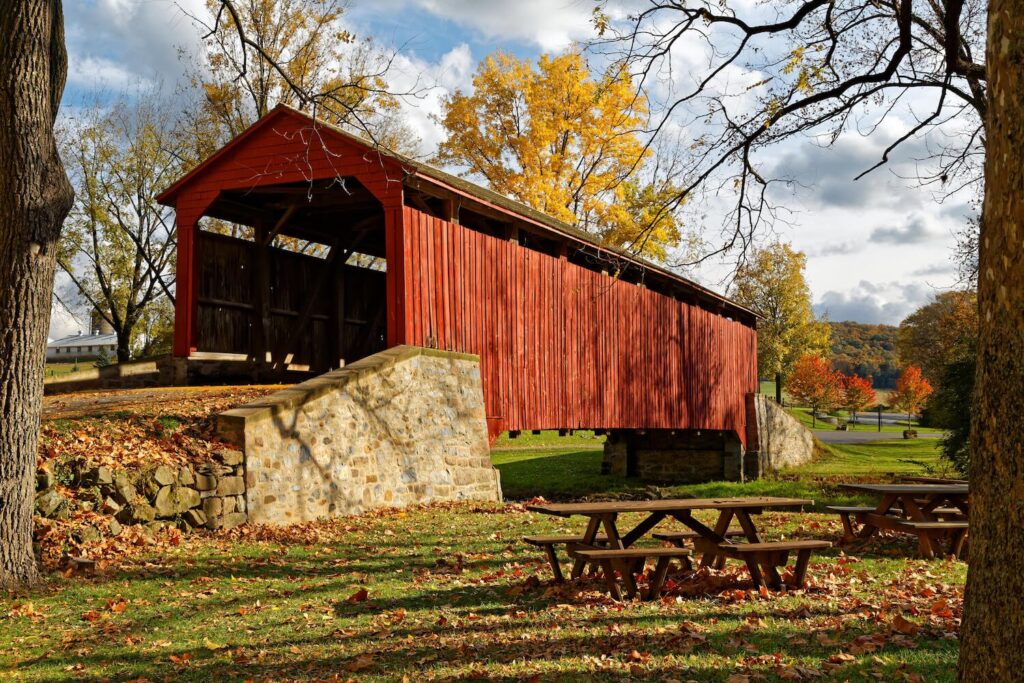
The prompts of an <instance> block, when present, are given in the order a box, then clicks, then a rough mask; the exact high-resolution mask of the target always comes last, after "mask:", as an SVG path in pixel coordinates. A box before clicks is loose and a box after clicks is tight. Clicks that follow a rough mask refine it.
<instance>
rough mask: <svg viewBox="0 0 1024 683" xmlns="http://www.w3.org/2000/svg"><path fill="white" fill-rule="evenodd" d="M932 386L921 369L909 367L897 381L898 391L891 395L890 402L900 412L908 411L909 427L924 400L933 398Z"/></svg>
mask: <svg viewBox="0 0 1024 683" xmlns="http://www.w3.org/2000/svg"><path fill="white" fill-rule="evenodd" d="M931 394H932V385H931V384H930V383H929V382H928V380H926V379H925V378H924V377H923V376H922V374H921V368H919V367H917V366H916V365H909V366H907V368H906V369H905V370H903V373H902V374H901V375H900V378H899V379H898V380H896V389H895V390H894V391H893V392H892V393H891V394H889V402H890V403H891V404H892V405H893V406H894V407H896V408H899V409H900V410H905V411H907V426H908V427H909V426H910V421H911V420H912V419H913V413H916V412H917V411H918V409H919V408H920V407H921V405H922V404H923V403H924V400H925V399H926V398H928V397H929V396H931Z"/></svg>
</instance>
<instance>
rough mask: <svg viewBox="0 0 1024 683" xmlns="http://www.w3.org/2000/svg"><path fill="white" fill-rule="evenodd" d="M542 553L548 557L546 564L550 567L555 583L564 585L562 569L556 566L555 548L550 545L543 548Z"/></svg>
mask: <svg viewBox="0 0 1024 683" xmlns="http://www.w3.org/2000/svg"><path fill="white" fill-rule="evenodd" d="M544 553H545V554H546V555H547V556H548V564H550V565H551V572H552V573H553V574H554V575H555V583H565V577H564V576H562V567H561V566H560V565H559V564H558V555H557V554H556V553H555V546H554V545H552V544H548V545H546V546H544Z"/></svg>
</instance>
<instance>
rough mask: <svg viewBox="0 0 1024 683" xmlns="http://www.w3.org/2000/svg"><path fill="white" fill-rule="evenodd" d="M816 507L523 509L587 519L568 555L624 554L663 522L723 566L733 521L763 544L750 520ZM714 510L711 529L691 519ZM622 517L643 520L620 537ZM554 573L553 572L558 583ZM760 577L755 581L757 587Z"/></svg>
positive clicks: (712, 501)
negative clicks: (678, 527)
mask: <svg viewBox="0 0 1024 683" xmlns="http://www.w3.org/2000/svg"><path fill="white" fill-rule="evenodd" d="M805 505H814V501H813V500H805V499H802V498H778V497H774V496H757V497H745V498H682V499H673V500H649V501H609V502H595V503H545V504H539V505H528V506H527V509H528V510H530V511H532V512H539V513H541V514H545V515H554V516H557V517H572V516H582V517H588V518H589V521H588V522H587V528H586V530H585V531H584V532H583V535H582V536H581V537H580V538H579V542H578V543H577V542H574V543H572V544H570V547H569V550H570V554H571V553H572V551H573V550H574V549H593V550H598V549H602V548H611V549H625V548H629V547H631V546H632V545H633V544H634V543H636V542H637V541H638V540H640V539H641V538H643V537H644V536H645V535H646V534H647V533H648V532H649V531H651V530H652V529H653V528H654V527H655V526H657V525H658V524H659V523H660V522H662V521H663V520H665V519H666V518H672V519H675V520H677V521H678V522H680V523H681V524H683V525H684V526H686V527H687V528H689V529H691V530H693V531H694V532H696V533H697V535H698V536H699V539H697V541H703V542H702V543H699V542H695V543H694V547H695V548H697V549H698V550H702V551H703V557H702V558H701V566H705V567H707V566H710V565H712V564H717V565H719V566H721V563H722V562H724V560H725V557H724V555H723V553H721V552H720V550H719V547H720V546H722V545H724V544H734V543H735V542H734V541H733V540H732V538H730V534H729V526H730V524H731V523H732V521H733V519H735V520H736V521H737V522H738V523H739V525H740V528H741V529H742V532H743V533H742V536H743V537H744V539H745V540H746V541H747V542H748V543H757V544H761V543H762V541H761V537H760V535H759V534H758V532H757V527H756V526H755V524H754V520H753V516H754V515H757V514H760V513H761V512H762V511H763V510H764V509H765V508H800V507H803V506H805ZM699 510H717V511H718V519H717V521H716V522H715V523H714V525H713V526H710V527H709V526H707V525H705V524H703V523H702V522H701V521H700V520H698V519H696V518H695V517H694V516H693V513H694V512H695V511H699ZM623 513H641V514H644V515H646V517H644V518H643V519H642V520H641V521H640V522H639V523H638V524H637V525H636V526H634V527H633V528H632V529H630V530H628V531H626V532H625V533H621V532H620V530H619V528H618V523H617V520H618V516H619V515H620V514H623ZM602 529H603V530H604V538H603V539H602V540H601V541H600V544H599V543H598V542H597V537H598V534H599V532H600V531H601V530H602ZM585 566H586V561H585V560H583V559H581V558H578V557H577V558H575V559H574V563H573V568H572V574H571V577H572V578H573V579H576V578H579V576H580V575H581V574H582V573H583V570H584V568H585ZM768 573H769V582H770V583H772V584H778V583H779V581H778V580H777V579H778V574H777V572H776V571H775V569H774V568H772V569H770V570H768ZM557 577H558V573H557V571H556V578H557ZM758 579H759V577H758V576H755V577H754V580H755V582H756V581H758Z"/></svg>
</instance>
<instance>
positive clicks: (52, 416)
mask: <svg viewBox="0 0 1024 683" xmlns="http://www.w3.org/2000/svg"><path fill="white" fill-rule="evenodd" d="M284 386H285V385H279V384H275V385H256V386H252V385H245V386H212V387H160V388H153V389H106V390H100V391H87V392H81V393H74V394H58V395H56V396H46V397H44V398H43V419H44V420H57V419H61V418H64V419H69V418H78V417H86V416H90V417H91V416H99V415H107V414H110V413H116V412H122V411H124V412H131V413H159V412H161V411H160V410H159V408H160V407H161V406H166V407H167V408H169V409H170V410H172V411H175V412H177V409H178V408H180V406H181V405H182V404H183V403H186V404H195V403H200V404H211V405H213V404H218V403H234V402H242V403H244V402H248V401H251V400H254V399H256V398H259V397H261V396H265V395H267V394H269V393H272V392H274V391H277V390H279V389H283V388H284Z"/></svg>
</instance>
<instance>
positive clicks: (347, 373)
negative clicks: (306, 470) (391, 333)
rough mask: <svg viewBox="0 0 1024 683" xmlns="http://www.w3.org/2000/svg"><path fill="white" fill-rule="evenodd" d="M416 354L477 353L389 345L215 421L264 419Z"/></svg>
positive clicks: (455, 356)
mask: <svg viewBox="0 0 1024 683" xmlns="http://www.w3.org/2000/svg"><path fill="white" fill-rule="evenodd" d="M417 356H429V357H432V358H444V359H448V360H453V361H468V362H471V363H479V362H480V356H478V355H476V354H472V353H458V352H454V351H443V350H441V349H428V348H425V347H421V346H406V345H400V346H393V347H391V348H389V349H385V350H384V351H380V352H378V353H375V354H373V355H372V356H367V357H366V358H361V359H360V360H357V361H355V362H354V363H350V364H348V365H346V366H345V367H343V368H339V369H337V370H332V371H330V372H328V373H325V374H323V375H320V376H318V377H314V378H313V379H310V380H306V381H305V382H303V383H301V384H297V385H295V386H294V387H289V388H287V389H282V390H280V391H275V392H274V393H273V394H270V395H269V396H264V397H263V398H260V399H257V400H256V401H253V402H252V403H247V404H245V405H244V406H240V407H238V408H232V409H231V410H226V411H224V412H222V413H219V414H218V416H217V418H218V420H224V421H225V423H227V424H231V423H238V422H242V423H243V424H247V423H255V422H260V421H262V420H267V419H270V418H271V417H273V416H274V415H275V414H276V413H279V412H281V411H284V410H290V409H292V408H295V407H296V406H299V405H302V404H304V403H308V402H310V401H314V400H316V399H318V398H320V397H322V396H324V395H326V394H327V393H329V392H331V391H334V390H335V389H339V388H341V387H344V386H345V385H347V384H349V383H350V382H354V381H356V380H359V379H362V378H365V377H367V376H370V375H373V374H376V373H377V372H379V371H380V370H382V369H383V368H385V367H389V366H392V365H395V364H397V363H401V362H404V361H407V360H411V359H413V358H416V357H417Z"/></svg>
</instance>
